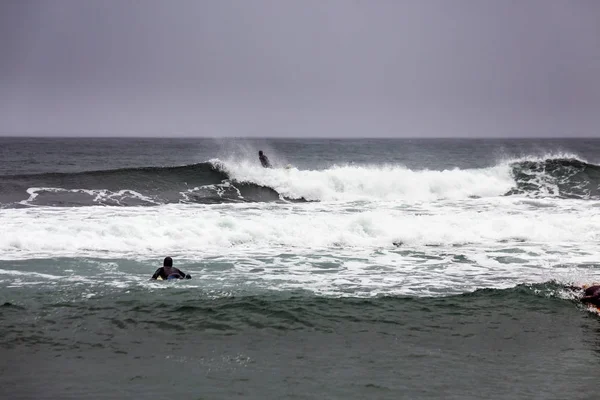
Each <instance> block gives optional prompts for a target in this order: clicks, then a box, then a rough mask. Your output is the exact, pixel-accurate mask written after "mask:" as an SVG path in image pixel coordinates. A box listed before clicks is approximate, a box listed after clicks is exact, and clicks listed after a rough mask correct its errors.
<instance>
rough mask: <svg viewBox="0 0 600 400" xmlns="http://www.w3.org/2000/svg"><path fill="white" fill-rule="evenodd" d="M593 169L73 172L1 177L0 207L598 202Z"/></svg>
mask: <svg viewBox="0 0 600 400" xmlns="http://www.w3.org/2000/svg"><path fill="white" fill-rule="evenodd" d="M599 187H600V166H598V165H595V164H590V163H588V162H585V161H583V160H579V159H577V158H574V157H573V158H569V157H547V158H540V159H529V160H528V159H522V160H513V161H509V162H503V163H500V164H498V165H496V166H493V167H488V168H479V169H462V170H461V169H458V168H457V169H452V170H444V171H435V170H411V169H408V168H405V167H403V166H398V165H387V166H354V165H347V166H334V167H331V168H328V169H325V170H298V169H296V168H289V169H265V168H261V167H260V166H257V165H256V164H254V163H245V162H223V161H221V160H218V159H214V160H210V161H208V162H203V163H198V164H191V165H184V166H175V167H145V168H125V169H113V170H104V171H88V172H78V173H46V174H33V175H5V176H0V204H2V206H3V207H23V206H35V205H43V206H67V207H71V206H86V205H115V206H140V205H159V204H169V203H201V204H212V203H230V202H272V201H359V200H365V201H376V200H383V201H401V202H423V201H434V200H440V199H467V198H473V197H475V198H477V197H495V196H505V195H508V196H511V195H521V196H528V197H557V198H577V199H598V198H600V189H599Z"/></svg>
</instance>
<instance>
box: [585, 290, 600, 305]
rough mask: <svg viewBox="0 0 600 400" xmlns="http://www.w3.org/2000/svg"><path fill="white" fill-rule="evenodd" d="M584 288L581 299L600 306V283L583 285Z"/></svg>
mask: <svg viewBox="0 0 600 400" xmlns="http://www.w3.org/2000/svg"><path fill="white" fill-rule="evenodd" d="M582 289H584V292H583V297H582V298H581V301H582V302H583V303H591V304H593V305H595V306H597V307H600V285H592V286H589V287H587V288H586V287H583V288H582Z"/></svg>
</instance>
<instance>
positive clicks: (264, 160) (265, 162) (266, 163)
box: [258, 154, 271, 168]
mask: <svg viewBox="0 0 600 400" xmlns="http://www.w3.org/2000/svg"><path fill="white" fill-rule="evenodd" d="M258 159H259V160H260V163H261V164H262V166H263V167H265V168H271V163H270V162H269V159H268V158H267V156H265V155H264V154H261V155H259V156H258Z"/></svg>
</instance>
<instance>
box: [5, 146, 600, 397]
mask: <svg viewBox="0 0 600 400" xmlns="http://www.w3.org/2000/svg"><path fill="white" fill-rule="evenodd" d="M258 150H263V151H264V152H265V153H266V155H267V156H268V157H269V158H270V160H271V162H272V164H273V166H274V168H272V169H267V168H262V167H261V166H260V163H259V161H258V156H257V152H258ZM0 227H1V234H0V372H1V373H0V398H3V399H82V398H86V399H129V398H136V399H137V398H139V399H166V398H173V399H236V398H239V399H242V398H243V399H399V398H407V399H440V398H443V399H483V398H487V399H565V398H569V399H590V398H593V397H596V388H597V386H598V378H599V377H600V371H599V370H598V366H599V365H600V317H599V316H598V315H596V314H594V313H592V312H590V311H589V310H587V309H586V308H585V307H584V306H582V305H581V303H580V302H578V301H577V298H576V296H575V295H573V293H571V292H570V291H568V290H566V289H565V286H566V285H570V284H585V283H592V282H595V281H600V269H599V265H600V246H599V244H600V140H597V139H560V140H559V139H553V140H550V139H545V140H540V139H536V140H534V139H518V140H517V139H513V140H500V139H494V140H489V139H486V140H484V139H428V140H424V139H394V140H392V139H361V140H351V139H344V140H332V139H243V138H238V139H118V138H106V139H81V138H79V139H76V138H71V139H67V138H46V139H43V138H0ZM166 256H171V257H173V260H174V266H176V267H178V268H180V269H181V270H183V271H184V272H186V273H189V274H191V275H192V279H191V280H183V281H176V282H175V281H164V282H158V281H151V280H150V279H149V278H150V276H151V275H152V274H153V273H154V271H155V270H156V269H157V268H158V267H160V266H161V265H162V261H163V258H164V257H166Z"/></svg>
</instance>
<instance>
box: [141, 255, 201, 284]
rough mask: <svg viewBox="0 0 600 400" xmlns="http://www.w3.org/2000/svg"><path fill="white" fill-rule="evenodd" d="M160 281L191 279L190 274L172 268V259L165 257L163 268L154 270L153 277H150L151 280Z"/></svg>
mask: <svg viewBox="0 0 600 400" xmlns="http://www.w3.org/2000/svg"><path fill="white" fill-rule="evenodd" d="M158 278H160V279H162V280H170V279H191V278H192V277H191V275H190V274H186V273H185V272H183V271H182V270H180V269H179V268H175V267H173V259H172V258H171V257H165V260H164V261H163V266H162V267H160V268H159V269H157V270H156V272H155V273H154V275H152V278H151V279H155V280H156V279H158Z"/></svg>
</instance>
